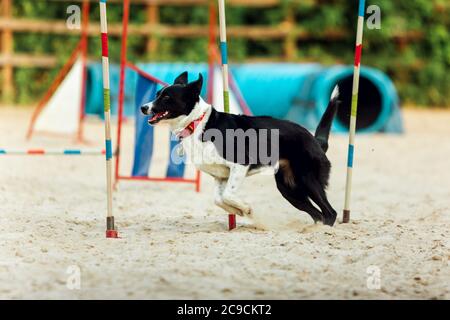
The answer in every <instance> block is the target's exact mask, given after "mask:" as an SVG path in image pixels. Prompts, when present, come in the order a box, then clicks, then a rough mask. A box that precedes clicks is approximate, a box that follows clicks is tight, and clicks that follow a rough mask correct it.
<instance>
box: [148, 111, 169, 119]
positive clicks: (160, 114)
mask: <svg viewBox="0 0 450 320" xmlns="http://www.w3.org/2000/svg"><path fill="white" fill-rule="evenodd" d="M166 114H167V112H158V113H156V114H155V115H154V116H153V117H151V118H150V121H155V120H158V119H159V118H162V117H164V116H165V115H166Z"/></svg>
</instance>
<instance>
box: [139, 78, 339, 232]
mask: <svg viewBox="0 0 450 320" xmlns="http://www.w3.org/2000/svg"><path fill="white" fill-rule="evenodd" d="M202 85H203V78H202V76H201V74H200V75H199V78H198V80H196V81H193V82H190V83H188V75H187V72H184V73H182V74H181V75H179V76H178V77H177V78H176V79H175V81H174V84H173V85H170V86H167V87H165V88H163V89H161V90H160V91H158V93H157V95H156V99H155V100H154V101H153V102H150V103H147V104H145V105H143V106H142V107H141V111H142V113H143V114H145V115H148V116H150V118H149V120H148V122H149V124H151V125H156V124H157V123H159V122H167V123H169V124H170V126H171V130H172V132H173V133H174V134H175V135H177V136H178V137H179V138H180V139H181V145H182V147H183V149H184V150H185V151H186V153H187V156H188V158H190V159H191V160H192V161H193V162H194V164H195V165H196V167H197V168H198V169H199V170H201V171H203V172H206V173H208V174H210V175H211V176H213V177H214V179H215V181H216V192H215V203H216V204H217V205H218V206H220V207H221V208H223V209H224V210H226V211H227V212H228V213H233V214H238V215H251V213H252V210H251V208H250V206H249V205H248V204H247V203H245V202H243V201H242V200H241V199H240V197H239V196H238V193H239V187H240V186H241V185H242V183H243V181H244V179H245V177H246V176H248V175H252V174H254V173H257V172H259V171H261V169H262V168H264V167H274V168H275V169H276V170H275V181H276V185H277V187H278V190H279V191H280V192H281V194H282V195H283V197H284V198H285V199H287V200H288V201H289V202H290V203H291V204H292V205H293V206H294V207H296V208H297V209H299V210H301V211H305V212H307V213H308V214H309V215H310V216H311V217H312V218H313V220H314V221H315V222H317V221H321V222H323V223H324V224H327V225H330V226H332V225H333V224H334V222H335V220H336V211H335V210H334V209H333V207H332V206H331V205H330V203H329V202H328V200H327V196H326V193H325V189H326V187H327V184H328V179H329V175H330V168H331V164H330V161H329V160H328V158H327V157H326V155H325V152H326V151H327V149H328V136H329V133H330V128H331V124H332V121H333V118H334V116H335V113H336V110H337V107H338V104H339V101H338V97H339V89H338V87H337V86H336V88H335V89H334V91H333V93H332V95H331V99H330V102H329V104H328V107H327V110H326V111H325V113H324V115H323V117H322V119H321V121H320V123H319V125H318V127H317V129H316V132H315V136H313V135H312V134H311V133H310V132H309V131H308V130H306V129H305V128H303V127H301V126H299V125H297V124H295V123H293V122H290V121H285V120H279V119H274V118H272V117H266V116H263V117H261V116H260V117H251V116H245V115H234V114H228V113H223V112H219V111H217V110H215V109H214V108H213V106H211V105H209V104H207V103H206V102H205V101H204V100H203V99H202V98H201V97H200V91H201V89H202ZM267 94H270V92H268V93H267ZM249 131H251V132H252V134H251V135H249V134H247V132H249ZM267 131H270V132H271V133H272V132H275V133H276V134H270V135H268V134H267ZM230 132H231V133H236V132H240V133H243V134H244V139H239V135H237V134H231V135H230V134H229V133H230ZM249 137H254V138H255V139H256V140H253V141H251V139H248V138H249ZM239 144H240V145H239ZM255 145H257V149H262V148H263V147H264V148H265V149H266V151H268V152H269V153H276V154H277V159H276V161H269V162H268V161H264V160H266V158H265V157H263V156H262V155H260V153H261V152H259V151H260V150H257V152H250V149H252V147H253V146H255ZM267 149H268V150H267ZM199 154H201V156H199ZM272 160H273V159H272ZM312 201H313V202H314V203H315V204H316V205H317V206H318V208H316V206H314V205H313V203H312ZM319 208H320V210H319Z"/></svg>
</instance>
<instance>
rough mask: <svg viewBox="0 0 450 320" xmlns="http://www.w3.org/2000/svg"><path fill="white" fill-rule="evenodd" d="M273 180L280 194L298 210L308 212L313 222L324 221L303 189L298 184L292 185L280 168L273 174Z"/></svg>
mask: <svg viewBox="0 0 450 320" xmlns="http://www.w3.org/2000/svg"><path fill="white" fill-rule="evenodd" d="M275 181H276V183H277V188H278V190H279V191H280V193H281V195H282V196H283V197H284V198H285V199H286V200H287V201H289V203H290V204H292V205H293V206H294V207H296V208H297V209H298V210H300V211H304V212H306V213H308V214H309V215H310V216H311V218H312V219H313V220H314V222H315V223H316V222H318V221H320V222H323V221H324V217H323V215H322V213H321V212H320V211H319V210H318V209H317V208H316V207H314V205H313V204H312V203H311V201H310V200H309V199H308V196H307V195H306V194H305V193H304V191H303V190H301V189H300V188H299V186H292V185H291V184H290V183H289V181H288V180H286V178H285V177H284V176H283V172H282V171H281V170H280V171H278V172H277V173H276V174H275Z"/></svg>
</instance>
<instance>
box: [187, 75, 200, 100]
mask: <svg viewBox="0 0 450 320" xmlns="http://www.w3.org/2000/svg"><path fill="white" fill-rule="evenodd" d="M202 86H203V76H202V74H201V73H199V74H198V79H197V80H195V81H192V82H191V83H189V84H188V87H189V88H190V89H191V90H192V91H193V92H194V94H195V95H197V96H199V95H200V92H201V91H202Z"/></svg>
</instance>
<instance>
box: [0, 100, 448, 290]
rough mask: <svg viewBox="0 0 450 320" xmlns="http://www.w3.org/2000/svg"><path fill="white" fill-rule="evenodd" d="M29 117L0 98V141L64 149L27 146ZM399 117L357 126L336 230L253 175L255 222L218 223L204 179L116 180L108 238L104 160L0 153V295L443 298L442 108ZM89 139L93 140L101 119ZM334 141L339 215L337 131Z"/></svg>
mask: <svg viewBox="0 0 450 320" xmlns="http://www.w3.org/2000/svg"><path fill="white" fill-rule="evenodd" d="M28 118H29V113H28V111H27V110H13V109H9V108H0V119H1V120H0V146H1V147H5V148H6V147H24V148H25V147H31V146H33V147H43V146H45V147H62V146H67V145H68V143H67V139H61V138H58V139H55V138H49V137H45V136H37V137H36V138H34V139H33V140H32V141H31V142H25V141H24V138H23V136H24V132H25V129H26V124H27V121H28ZM405 124H406V130H407V134H405V135H401V136H396V135H370V136H368V135H366V136H358V138H357V147H356V159H355V172H354V188H353V197H352V222H351V223H350V224H341V223H338V224H337V225H336V226H335V227H333V228H330V227H326V226H322V225H313V224H312V222H311V220H310V218H309V216H307V215H306V214H304V213H299V212H298V211H297V210H295V209H294V208H293V207H291V206H290V205H289V204H288V203H287V202H286V201H285V200H284V199H283V198H282V197H281V195H280V194H279V193H278V191H277V190H276V187H275V184H274V181H273V177H271V176H267V175H262V176H255V177H251V178H249V179H248V180H247V181H246V183H245V185H244V187H243V189H242V197H243V198H244V199H245V200H246V201H247V202H249V203H251V204H252V205H253V208H254V212H255V220H254V221H249V220H246V221H244V220H242V219H238V225H239V227H238V228H237V229H236V230H234V231H232V232H228V231H227V230H226V229H227V218H226V215H225V214H224V212H222V211H221V209H219V208H216V207H215V206H214V204H213V195H212V192H211V189H212V186H213V183H212V179H210V178H209V177H206V176H204V178H203V182H202V192H201V193H195V192H194V189H193V187H192V186H190V185H180V184H167V183H143V182H122V183H121V184H120V185H119V190H118V191H117V192H116V193H115V194H114V211H115V217H116V224H117V227H118V228H119V230H120V234H121V236H122V238H121V239H117V240H111V239H110V240H107V239H105V237H104V217H105V211H106V209H105V206H106V201H105V191H104V190H105V164H104V158H103V157H83V158H80V157H54V156H48V157H34V158H30V157H20V156H0V181H1V182H0V203H1V205H0V298H4V299H10V298H13V299H17V298H19V299H23V298H39V299H44V298H50V299H57V298H62V299H79V298H81V299H90V298H99V299H112V298H120V299H128V298H137V299H143V298H145V299H146V298H156V299H160V298H161V299H173V298H175V299H182V298H193V299H219V298H224V299H228V298H244V299H303V298H307V299H310V298H327V299H328V298H330V299H340V298H344V299H347V298H350V299H359V298H365V299H366V298H367V299H380V298H384V299H404V298H420V299H429V298H433V299H449V298H450V265H449V264H450V240H449V230H450V166H449V164H450V142H449V138H448V137H449V136H450V112H444V111H433V112H430V111H419V110H406V111H405ZM127 130H128V133H127V134H126V135H125V145H126V146H127V147H128V150H130V148H131V146H132V144H133V139H132V131H131V124H128V125H127ZM86 135H87V136H88V137H89V139H90V141H91V144H92V146H99V147H102V143H103V128H102V124H101V123H99V122H96V121H93V122H90V123H89V124H88V125H87V127H86ZM70 145H73V144H70ZM330 146H331V147H330V150H329V152H328V154H329V157H330V160H331V162H332V164H333V170H332V177H331V181H330V188H329V190H328V195H329V198H330V202H331V203H332V204H333V206H334V207H335V208H336V210H337V211H338V212H339V213H340V212H341V210H342V207H343V199H344V182H345V162H346V153H347V138H346V137H345V136H332V138H331V141H330ZM125 149H126V148H125ZM124 153H125V152H124ZM130 153H131V151H128V154H130ZM128 157H129V156H128ZM123 170H124V171H127V170H128V172H129V168H128V169H127V168H124V169H123ZM78 270H79V271H80V272H79V277H78ZM77 279H80V288H79V289H77V285H76V284H77V283H78V282H77ZM377 279H379V280H380V286H379V288H378V286H377Z"/></svg>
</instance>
